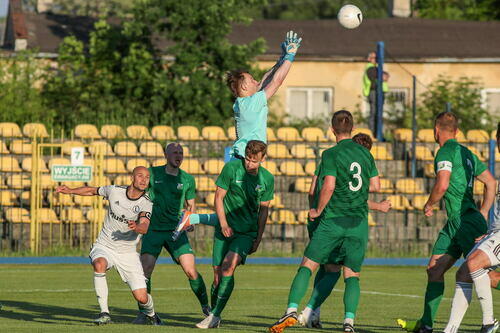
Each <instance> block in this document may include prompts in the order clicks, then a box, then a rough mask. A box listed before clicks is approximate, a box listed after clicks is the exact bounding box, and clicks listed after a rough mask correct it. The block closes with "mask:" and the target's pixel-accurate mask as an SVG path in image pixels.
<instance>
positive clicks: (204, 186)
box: [195, 176, 216, 192]
mask: <svg viewBox="0 0 500 333" xmlns="http://www.w3.org/2000/svg"><path fill="white" fill-rule="evenodd" d="M195 181H196V189H197V190H198V191H209V192H215V189H216V186H215V182H214V180H213V179H212V178H210V177H206V176H197V177H195Z"/></svg>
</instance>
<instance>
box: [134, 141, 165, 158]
mask: <svg viewBox="0 0 500 333" xmlns="http://www.w3.org/2000/svg"><path fill="white" fill-rule="evenodd" d="M139 152H140V153H141V154H142V155H143V156H150V157H162V156H164V153H163V148H162V146H161V144H160V143H158V142H155V141H149V142H143V143H141V146H140V147H139Z"/></svg>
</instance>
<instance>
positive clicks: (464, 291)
mask: <svg viewBox="0 0 500 333" xmlns="http://www.w3.org/2000/svg"><path fill="white" fill-rule="evenodd" d="M471 299H472V283H468V282H457V284H456V285H455V295H453V301H452V303H451V314H450V319H449V320H448V325H446V328H445V329H444V331H443V332H444V333H457V332H458V328H459V327H460V324H461V323H462V319H463V318H464V315H465V312H467V308H468V307H469V304H470V302H471Z"/></svg>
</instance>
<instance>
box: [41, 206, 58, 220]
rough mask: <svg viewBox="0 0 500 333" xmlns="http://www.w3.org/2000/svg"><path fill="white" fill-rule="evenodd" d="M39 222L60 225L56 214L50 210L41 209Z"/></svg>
mask: <svg viewBox="0 0 500 333" xmlns="http://www.w3.org/2000/svg"><path fill="white" fill-rule="evenodd" d="M38 221H39V222H41V223H60V222H61V221H59V218H57V214H56V212H54V210H52V209H50V208H40V209H39V210H38Z"/></svg>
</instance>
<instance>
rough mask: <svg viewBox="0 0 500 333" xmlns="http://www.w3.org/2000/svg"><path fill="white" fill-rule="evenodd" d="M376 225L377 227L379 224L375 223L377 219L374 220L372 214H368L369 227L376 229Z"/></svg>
mask: <svg viewBox="0 0 500 333" xmlns="http://www.w3.org/2000/svg"><path fill="white" fill-rule="evenodd" d="M376 225H377V222H375V219H374V218H373V215H372V213H368V226H369V227H375V226H376Z"/></svg>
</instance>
